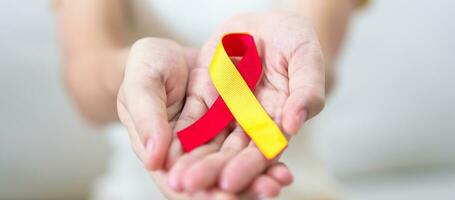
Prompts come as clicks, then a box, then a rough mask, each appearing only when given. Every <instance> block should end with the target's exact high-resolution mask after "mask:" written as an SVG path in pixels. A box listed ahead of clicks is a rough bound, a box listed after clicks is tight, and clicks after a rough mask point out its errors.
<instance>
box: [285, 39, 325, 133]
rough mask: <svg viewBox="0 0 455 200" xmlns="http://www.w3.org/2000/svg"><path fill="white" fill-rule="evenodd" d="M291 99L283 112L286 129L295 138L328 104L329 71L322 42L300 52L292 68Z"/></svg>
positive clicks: (302, 47)
mask: <svg viewBox="0 0 455 200" xmlns="http://www.w3.org/2000/svg"><path fill="white" fill-rule="evenodd" d="M288 76H289V92H290V95H289V98H288V99H287V100H286V103H285V104H284V108H283V120H282V126H283V129H284V131H285V132H286V133H288V134H291V135H294V134H296V133H297V132H298V130H299V129H300V127H301V126H302V124H303V122H304V121H305V120H307V119H309V118H311V117H313V116H314V115H316V114H318V113H319V112H321V110H322V109H323V107H324V101H325V67H324V62H323V57H322V51H321V48H320V46H319V43H318V42H313V43H312V44H305V45H303V46H301V47H300V48H298V49H297V50H296V51H295V52H294V54H293V56H292V57H291V58H290V61H289V65H288Z"/></svg>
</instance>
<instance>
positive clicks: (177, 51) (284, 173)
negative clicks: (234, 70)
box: [117, 38, 292, 199]
mask: <svg viewBox="0 0 455 200" xmlns="http://www.w3.org/2000/svg"><path fill="white" fill-rule="evenodd" d="M196 58H197V51H196V50H192V49H186V48H183V47H181V46H179V45H178V44H176V43H175V42H172V41H169V40H163V39H156V38H146V39H141V40H139V41H138V42H136V43H135V44H134V45H133V47H132V48H131V51H130V55H129V58H128V63H127V67H126V70H125V78H124V81H123V83H122V86H121V89H120V92H119V94H118V101H117V102H118V113H119V117H120V120H121V121H122V123H123V124H124V125H125V127H126V128H127V129H128V133H129V136H130V141H131V145H132V147H133V149H134V152H135V153H136V155H137V156H138V157H139V159H140V160H141V161H142V162H143V163H144V165H145V167H146V168H147V169H149V170H150V173H151V175H152V177H153V178H154V181H155V182H156V183H157V185H158V186H159V187H160V189H161V191H162V192H163V193H164V194H165V195H166V196H167V197H168V198H171V199H191V198H194V199H214V198H216V199H238V198H240V197H248V198H259V197H262V196H267V197H273V196H276V195H277V194H278V192H279V190H280V189H281V187H283V186H285V185H287V184H289V183H290V182H291V181H292V175H291V174H290V172H289V170H288V169H287V167H286V166H285V165H284V164H279V163H277V164H274V165H272V166H270V167H268V170H267V172H266V173H264V174H262V175H260V176H257V177H255V178H254V180H253V181H252V184H251V185H249V186H248V187H244V188H243V189H242V192H241V193H237V192H236V193H228V192H225V191H222V190H220V189H219V187H217V186H211V187H205V188H201V189H200V190H194V191H192V192H191V193H185V192H180V191H175V190H172V189H171V187H170V186H169V184H168V180H169V179H170V178H169V171H168V169H169V168H170V167H174V166H173V164H171V163H170V162H168V165H167V166H165V165H164V163H165V161H166V160H168V159H167V157H166V155H167V154H168V153H169V155H177V154H179V153H181V152H180V151H178V148H171V146H170V144H171V143H172V144H173V147H175V145H179V144H180V143H179V141H178V139H177V137H176V136H175V132H176V130H175V125H177V126H182V125H184V124H185V122H187V120H188V118H187V117H188V115H186V116H184V117H182V118H179V116H180V113H181V108H182V105H183V104H185V109H186V110H187V111H188V110H192V109H193V108H194V109H196V110H197V109H199V106H198V105H194V101H193V100H189V101H188V100H187V102H185V103H184V101H183V100H184V97H185V95H188V96H191V95H189V94H186V88H187V80H188V71H189V70H193V69H195V67H194V66H195V64H196V62H195V60H196ZM193 75H195V77H193V79H195V78H196V79H197V78H198V76H197V74H193ZM197 86H198V85H192V89H197V88H195V87H197ZM200 87H201V89H204V88H205V85H200ZM189 98H191V97H189ZM187 99H188V98H187ZM199 112H203V110H199ZM187 113H188V112H187ZM189 113H191V112H189ZM177 121H178V123H177V124H176V122H177ZM223 142H224V140H223V138H218V140H216V141H214V142H213V143H211V144H208V145H204V146H202V147H200V148H198V149H196V150H194V151H193V152H192V155H199V156H203V155H206V154H209V153H211V152H213V151H214V150H215V149H216V148H217V147H219V146H220V144H221V143H223ZM179 155H180V154H179ZM182 158H183V157H182ZM174 159H177V160H179V159H180V157H174ZM183 159H184V158H183ZM168 161H169V160H168ZM187 161H188V160H187ZM187 161H182V162H180V163H183V162H187ZM180 167H182V166H180ZM176 168H179V166H176ZM200 176H201V177H205V175H204V174H200ZM283 177H284V179H283ZM278 180H280V181H278ZM179 181H180V182H182V181H184V180H179Z"/></svg>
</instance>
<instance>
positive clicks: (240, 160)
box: [219, 145, 270, 192]
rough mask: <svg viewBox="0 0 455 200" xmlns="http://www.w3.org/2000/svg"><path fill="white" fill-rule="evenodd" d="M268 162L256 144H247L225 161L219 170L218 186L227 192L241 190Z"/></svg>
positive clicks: (262, 170) (261, 171)
mask: <svg viewBox="0 0 455 200" xmlns="http://www.w3.org/2000/svg"><path fill="white" fill-rule="evenodd" d="M269 162H270V161H268V160H267V159H266V158H265V157H264V156H263V155H262V153H261V152H260V151H259V150H258V148H257V147H256V146H254V145H250V146H248V147H247V148H245V149H243V150H242V151H241V152H240V153H239V154H238V155H236V156H235V157H234V158H232V160H231V161H229V163H227V165H226V167H225V168H224V169H223V171H222V172H221V176H220V180H219V181H220V183H219V184H220V187H221V188H222V189H223V190H225V191H228V192H240V191H242V190H243V189H244V188H246V187H247V186H248V185H249V184H250V183H251V181H253V180H254V178H255V177H257V176H258V175H259V174H261V173H263V172H264V170H265V169H266V167H267V165H268V164H269Z"/></svg>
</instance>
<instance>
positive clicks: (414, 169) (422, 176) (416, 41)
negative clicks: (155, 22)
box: [0, 0, 455, 200]
mask: <svg viewBox="0 0 455 200" xmlns="http://www.w3.org/2000/svg"><path fill="white" fill-rule="evenodd" d="M454 8H455V2H454V1H443V0H439V1H424V0H417V1H415V0H414V1H411V0H397V1H382V0H377V1H374V3H373V4H372V6H371V7H370V8H369V9H368V10H367V11H365V12H363V13H361V14H359V16H358V18H357V19H356V20H355V21H354V23H353V24H352V25H353V26H352V31H351V34H350V35H349V37H348V40H347V42H346V44H347V45H346V48H345V51H344V52H343V55H342V56H341V59H340V66H339V69H340V70H339V74H340V76H339V80H338V88H337V89H336V90H335V92H334V93H333V94H332V96H331V99H330V101H329V102H328V105H327V108H326V109H325V111H324V112H323V113H322V114H321V115H320V117H318V119H317V120H316V121H315V122H316V123H315V124H316V128H315V129H316V130H317V131H318V134H317V141H318V143H319V144H320V145H319V147H320V151H321V154H322V157H323V160H324V162H325V163H327V165H328V168H329V170H330V172H331V173H332V174H333V175H334V176H335V177H337V178H338V179H339V180H340V182H341V183H342V185H343V187H344V188H345V190H346V193H347V194H348V196H349V199H373V200H374V199H455V145H454V144H455V106H454V105H453V103H454V102H455V90H454V89H453V87H454V86H455V67H454V64H455V56H453V55H452V54H454V53H455V40H454V39H453V38H450V37H453V36H454V35H455V24H454V23H453V22H452V20H453V19H455V12H453V11H454V10H453V9H454ZM53 20H54V19H53V14H52V9H51V6H50V4H49V2H48V1H47V0H34V1H25V0H15V1H13V0H0V24H1V25H2V26H1V28H0V69H1V71H0V91H1V95H0V114H1V116H0V199H86V198H87V196H88V195H89V192H90V188H91V186H92V184H93V181H95V180H96V177H97V176H99V175H100V174H102V173H103V170H104V169H105V166H106V160H107V157H108V155H109V152H110V149H109V148H108V146H107V143H106V141H105V136H103V135H101V134H97V133H100V132H102V131H101V130H96V129H94V128H89V127H88V126H87V125H86V124H85V123H84V122H83V121H82V120H81V119H80V118H79V117H78V116H77V114H76V113H75V112H74V109H73V108H72V107H71V104H70V102H69V99H68V97H67V96H66V94H65V89H64V87H63V86H62V83H61V78H60V69H59V60H58V50H57V45H56V39H55V33H54V21H53Z"/></svg>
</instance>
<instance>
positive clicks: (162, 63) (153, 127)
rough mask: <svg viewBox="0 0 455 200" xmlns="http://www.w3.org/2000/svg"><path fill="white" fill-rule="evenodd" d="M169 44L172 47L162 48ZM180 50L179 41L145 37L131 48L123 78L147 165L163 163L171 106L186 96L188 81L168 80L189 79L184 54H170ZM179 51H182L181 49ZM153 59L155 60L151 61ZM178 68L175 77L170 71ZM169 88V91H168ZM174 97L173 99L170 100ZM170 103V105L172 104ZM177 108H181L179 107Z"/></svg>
mask: <svg viewBox="0 0 455 200" xmlns="http://www.w3.org/2000/svg"><path fill="white" fill-rule="evenodd" d="M163 46H168V47H169V48H162V47H163ZM178 51H180V49H179V47H178V46H177V45H176V44H173V43H170V42H167V41H163V40H157V39H142V40H140V41H138V42H136V43H135V44H134V45H133V47H132V48H131V52H130V56H129V58H128V62H127V67H126V71H125V79H124V82H123V86H122V87H123V89H124V90H123V92H124V94H123V96H124V98H123V99H120V101H121V102H122V103H123V105H125V107H126V109H127V110H128V113H129V115H130V117H131V120H132V121H133V124H134V128H135V130H136V131H137V134H138V135H139V138H140V140H141V142H142V145H143V146H144V148H145V151H146V154H147V156H146V157H145V158H144V159H143V160H142V161H143V162H144V164H145V166H146V168H148V169H150V170H157V169H159V168H161V167H162V166H163V163H164V159H165V156H166V155H167V151H168V148H169V145H170V142H171V138H172V132H171V127H170V125H169V123H168V114H169V113H168V112H167V107H168V106H170V107H176V106H174V105H173V104H175V103H177V102H179V100H178V99H181V98H183V95H184V89H185V84H173V87H170V86H168V85H166V84H168V83H172V82H175V80H176V79H181V80H180V81H182V80H183V83H186V79H185V77H187V75H186V73H185V72H184V71H185V70H187V69H186V66H185V59H184V58H178V57H177V58H170V57H171V56H173V55H171V54H175V53H176V52H178ZM177 54H178V53H177ZM150 60H152V61H153V62H151V61H150ZM172 71H178V72H179V73H175V74H174V75H175V76H174V77H173V78H171V76H170V75H169V74H170V73H171V72H172ZM167 91H169V92H167ZM171 99H173V101H168V100H171ZM168 104H169V105H168ZM176 110H177V109H176Z"/></svg>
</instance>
